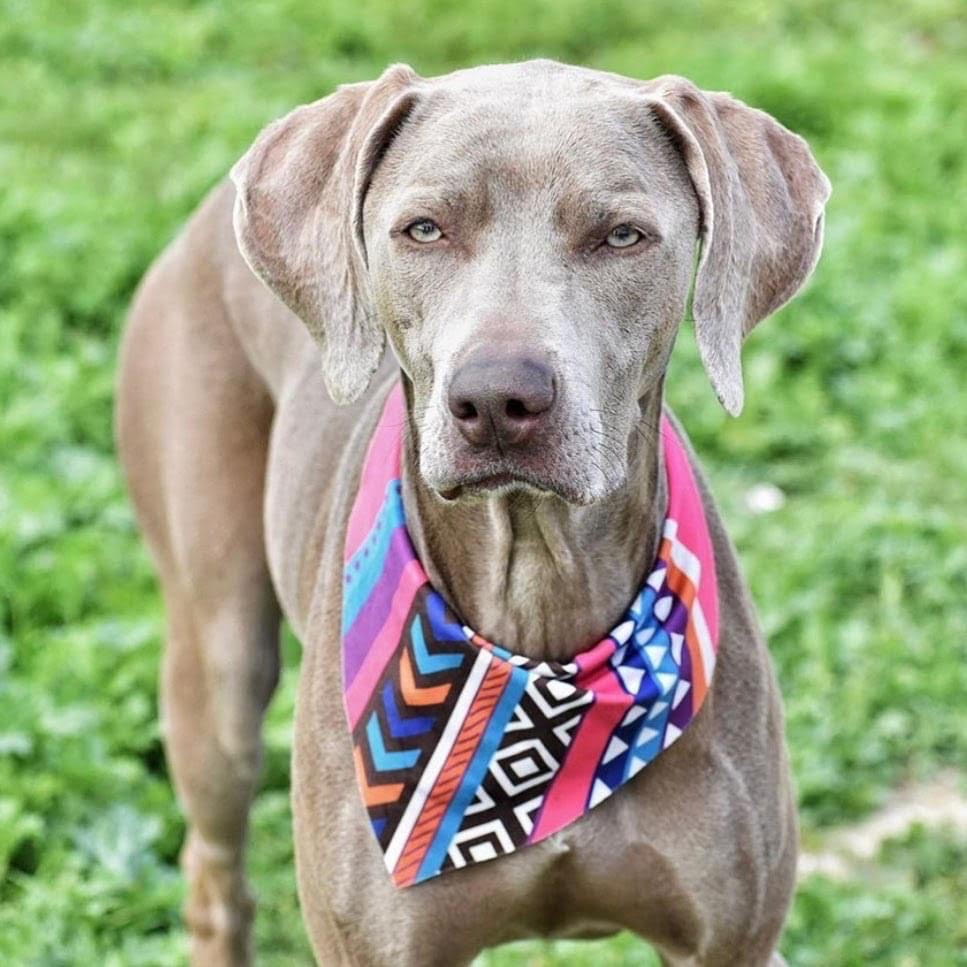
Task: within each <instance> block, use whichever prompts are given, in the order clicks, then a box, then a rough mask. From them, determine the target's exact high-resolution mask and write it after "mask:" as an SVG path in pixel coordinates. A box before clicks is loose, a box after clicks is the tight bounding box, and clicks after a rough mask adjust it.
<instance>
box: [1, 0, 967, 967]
mask: <svg viewBox="0 0 967 967" xmlns="http://www.w3.org/2000/svg"><path fill="white" fill-rule="evenodd" d="M468 9H469V8H467V7H464V5H457V4H449V3H444V2H443V0H422V2H405V3H395V2H391V0H361V2H356V3H349V2H348V0H321V2H318V3H308V2H298V3H297V2H279V3H275V4H271V3H268V2H259V3H247V4H230V3H228V2H189V0H183V2H170V3H161V2H158V0H154V2H145V3H139V4H130V3H121V2H120V0H86V2H76V3H72V4H64V3H54V2H48V0H30V2H26V0H22V2H14V0H0V413H2V416H0V962H3V963H10V964H18V965H19V964H36V965H45V967H46V965H60V964H63V965H74V964H82V965H87V964H91V965H100V964H107V965H129V964H144V965H163V964H179V963H183V959H184V952H185V943H184V936H183V933H182V931H181V928H180V925H179V921H178V912H177V911H178V905H179V903H180V898H181V889H182V888H181V882H180V879H179V878H178V875H177V871H176V867H175V863H176V858H177V851H178V846H179V842H180V838H181V835H182V824H181V820H180V818H179V816H178V813H177V810H176V808H175V806H174V803H173V800H172V796H171V792H170V788H169V785H168V782H167V778H166V774H165V767H164V761H163V756H162V751H161V746H160V742H159V735H158V725H157V705H156V694H155V678H156V668H157V662H158V652H159V648H160V639H161V635H162V624H161V621H162V619H161V612H160V605H159V601H158V596H157V591H156V587H155V584H154V580H153V577H152V575H151V573H150V570H149V567H148V564H147V560H146V557H145V554H144V552H143V550H142V548H141V545H140V543H139V540H138V537H137V534H136V532H135V529H134V525H133V521H132V517H131V513H130V510H129V508H128V505H127V502H126V500H125V497H124V495H123V492H122V489H121V485H120V481H119V476H118V471H117V467H116V462H115V457H114V454H113V447H112V439H111V396H112V383H113V371H114V354H115V345H116V340H117V335H118V332H119V329H120V326H121V321H122V317H123V313H124V310H125V306H126V304H127V302H128V299H129V297H130V294H131V291H132V288H133V286H134V285H135V284H136V281H137V279H138V278H139V276H140V275H141V273H142V272H143V270H144V269H145V267H146V266H147V264H148V263H149V261H150V260H151V258H152V257H153V255H154V254H155V253H156V252H157V251H158V250H159V249H160V248H161V246H162V245H163V244H164V242H165V241H166V240H167V239H168V238H169V237H170V236H171V234H172V233H173V232H174V231H175V229H176V228H177V226H178V225H179V224H180V222H181V221H182V220H183V219H184V217H185V216H186V215H187V214H188V212H190V211H191V209H192V208H193V207H194V205H195V204H196V203H197V201H198V200H199V198H200V197H201V196H202V194H203V193H204V192H205V191H206V189H207V188H208V187H209V186H210V185H211V184H212V183H213V182H215V181H216V180H217V179H218V178H219V177H221V176H222V174H223V173H224V172H225V171H226V170H227V168H228V166H229V165H230V164H231V162H232V161H233V160H234V159H235V158H236V157H238V156H239V155H240V154H241V152H242V151H243V150H244V149H245V147H246V146H247V145H248V143H249V142H250V141H251V139H252V138H253V137H254V135H255V133H256V132H257V131H258V130H259V128H260V127H261V126H262V125H263V124H264V123H265V122H266V121H268V120H269V119H271V118H273V117H274V116H276V115H278V114H280V113H282V112H283V111H285V110H286V109H288V108H289V107H291V106H293V105H294V104H296V103H299V102H300V101H305V100H309V99H312V98H315V97H317V96H320V95H322V94H324V93H326V92H328V91H329V90H330V89H331V88H332V87H333V86H334V85H335V84H337V83H340V82H343V81H349V80H358V79H363V78H368V77H371V76H373V75H375V74H376V73H378V72H379V71H380V70H381V69H382V68H383V67H384V66H385V65H386V64H387V63H388V62H392V61H397V60H406V61H409V62H410V63H412V64H413V66H414V67H415V68H416V69H417V70H420V71H421V72H423V73H427V74H429V73H436V72H440V71H444V70H448V69H450V68H452V67H455V66H463V65H466V64H470V63H478V62H484V61H493V60H507V59H516V58H522V57H527V56H532V55H538V54H540V55H549V56H554V57H558V58H560V59H564V60H571V61H579V62H583V63H587V64H590V65H593V66H599V67H604V68H608V69H612V70H617V71H620V72H624V73H628V74H632V75H636V76H640V77H648V76H652V75H655V74H659V73H664V72H676V73H682V74H686V75H688V76H690V77H691V78H692V79H694V80H695V81H696V82H697V83H699V84H700V85H703V86H705V87H709V88H715V89H728V90H731V91H733V92H734V93H736V94H737V95H739V96H740V97H742V98H744V99H746V100H747V101H749V102H750V103H753V104H755V105H757V106H759V107H762V108H764V109H766V110H769V111H771V112H772V113H773V114H775V115H776V116H777V117H778V118H779V119H780V120H782V121H784V122H785V123H786V124H788V125H789V126H791V127H793V128H794V129H796V130H798V131H799V132H800V133H802V134H803V135H805V136H806V137H807V138H808V139H809V140H810V142H811V144H812V145H813V147H814V149H815V152H816V154H817V156H818V158H819V159H820V162H821V164H822V165H823V166H824V168H825V170H826V171H827V172H828V174H829V175H830V178H831V180H832V182H833V186H834V194H833V198H832V200H831V202H830V206H829V217H828V232H827V246H826V255H825V256H824V259H823V261H822V262H821V264H820V268H819V270H818V272H817V275H816V278H815V280H814V282H813V284H812V285H811V287H810V289H809V290H808V292H807V293H806V294H805V295H804V296H803V297H802V298H800V299H799V300H798V301H797V302H795V303H794V304H793V305H792V306H791V307H789V308H788V309H786V310H784V311H783V312H782V313H780V314H779V315H778V316H777V317H776V318H774V319H772V320H769V321H767V322H766V323H764V324H763V326H762V327H761V330H760V331H759V332H757V333H756V335H754V336H753V337H752V338H751V339H750V341H749V344H748V346H747V349H746V379H747V397H748V405H747V409H746V411H745V413H744V415H743V416H742V418H741V419H740V420H738V421H730V420H728V418H726V417H725V416H724V414H723V413H721V411H720V410H719V409H718V408H717V405H716V404H715V401H714V399H713V397H712V394H711V391H710V390H709V388H708V387H707V385H706V383H705V381H704V378H703V376H702V374H701V370H700V367H699V366H698V364H697V360H696V354H695V351H694V347H693V344H692V338H691V334H690V333H686V334H684V335H683V338H682V339H681V340H680V344H679V347H678V349H677V350H676V357H675V360H674V363H673V368H672V373H671V376H670V379H669V393H670V396H671V398H672V401H673V403H674V404H675V406H676V408H677V410H678V413H679V415H680V416H681V417H682V419H683V420H684V422H685V424H686V426H687V427H688V429H689V431H690V432H691V434H692V437H693V439H694V442H695V444H696V446H697V448H698V450H699V451H700V453H701V454H702V455H703V458H704V460H705V465H706V467H707V469H708V471H709V474H710V476H711V479H712V482H713V486H714V488H715V490H716V493H717V495H718V497H719V500H720V503H721V506H722V508H723V511H724V513H725V516H726V518H727V520H728V522H729V526H730V529H731V532H732V534H733V536H734V538H735V540H736V542H737V544H738V546H739V550H740V553H741V556H742V559H743V562H744V565H745V567H746V570H747V573H748V577H749V581H750V583H751V586H752V589H753V592H754V595H755V597H756V599H757V601H758V603H759V607H760V612H761V615H762V620H763V623H764V625H765V628H766V631H767V633H768V635H769V638H770V642H771V647H772V652H773V655H774V657H775V661H776V664H777V667H778V671H779V676H780V679H781V682H782V687H783V692H784V694H785V697H786V706H787V716H788V723H787V724H788V737H789V742H790V747H791V750H792V757H793V763H794V767H795V772H796V776H797V781H798V784H799V796H800V805H801V810H802V820H803V826H804V834H805V837H806V839H807V841H810V842H814V841H817V840H818V839H820V838H821V837H822V835H823V831H824V830H825V829H828V828H830V827H832V826H834V825H836V824H838V823H842V822H845V821H848V820H851V819H855V818H857V817H860V816H862V815H864V814H866V813H868V812H869V811H870V810H872V809H874V808H875V807H876V806H877V805H878V804H879V803H880V802H882V801H883V799H884V797H885V796H886V795H887V793H888V792H889V790H890V789H891V788H893V787H895V786H896V785H897V784H899V783H901V782H907V781H913V780H916V779H918V778H923V777H925V776H928V775H929V774H931V773H932V772H934V771H936V770H937V769H939V768H950V767H953V768H963V766H964V765H965V760H967V755H965V752H967V740H965V736H967V711H965V710H967V701H965V696H967V593H965V591H967V489H965V487H964V480H965V478H967V446H965V442H964V440H965V430H967V416H965V413H967V381H965V377H964V373H965V369H967V250H965V247H964V245H963V238H964V234H963V233H964V223H965V220H967V179H965V165H964V149H963V131H964V130H965V129H967V112H965V107H964V103H965V98H964V84H963V79H964V73H963V64H964V57H965V54H967V27H965V21H964V19H963V18H962V16H960V17H959V16H958V15H959V14H962V12H963V11H962V8H961V6H960V5H959V4H958V3H956V2H955V0H921V2H918V3H916V4H910V3H902V2H899V0H887V2H883V3H877V4H874V3H872V2H870V3H848V2H842V0H840V2H838V3H833V2H831V0H828V2H826V0H809V2H797V3H790V4H784V5H778V4H766V3H763V2H761V0H739V2H738V3H733V4H726V3H724V0H718V2H714V3H707V4H703V5H699V4H697V3H693V2H689V0H685V2H676V3H671V2H670V0H666V2H656V3H642V2H640V0H634V2H632V0H619V2H610V3H607V4H604V3H601V2H600V0H553V2H552V0H484V2H481V3H478V4H475V5H474V6H473V13H472V14H471V13H469V12H467V11H468ZM762 482H768V483H771V484H774V485H776V486H778V487H780V488H781V489H782V491H783V492H784V494H785V495H786V502H785V505H784V506H783V507H782V508H781V509H779V510H777V511H775V512H774V513H770V514H765V515H753V514H750V513H749V511H748V509H747V507H746V503H745V495H746V493H747V492H748V490H749V488H750V487H752V486H753V485H755V484H758V483H762ZM286 657H287V673H286V677H285V680H284V683H283V686H282V688H281V690H280V694H279V696H278V698H277V699H276V702H275V704H274V706H273V709H272V712H271V716H270V721H269V725H268V729H267V732H268V743H269V752H268V762H267V768H266V776H265V783H264V785H265V792H264V794H263V796H262V798H261V799H260V801H259V803H258V805H257V807H256V810H255V822H254V834H253V857H252V867H253V871H254V875H255V883H256V887H257V889H258V892H259V893H260V895H261V897H262V904H261V914H260V919H259V923H258V943H259V949H260V951H261V953H262V962H264V963H267V964H279V965H282V964H293V963H305V962H307V961H308V957H309V955H308V948H307V946H306V942H305V940H304V939H303V936H302V931H301V926H300V921H299V916H298V911H297V907H296V901H295V895H294V884H293V876H292V866H291V840H290V828H289V813H288V802H287V795H286V789H287V782H288V746H289V740H290V723H291V709H292V697H293V687H294V677H295V669H296V666H297V663H298V646H297V645H296V644H295V643H294V642H292V641H291V640H289V641H287V644H286ZM965 860H967V855H965V846H964V844H963V842H958V841H957V840H955V839H952V838H950V837H947V836H944V835H942V834H938V833H932V834H931V833H915V834H913V835H912V836H910V837H908V838H907V839H906V840H904V841H902V842H899V843H892V844H888V846H887V847H886V848H885V850H884V853H883V855H882V856H881V857H880V858H879V860H878V862H877V863H875V864H873V865H872V866H870V867H869V868H864V869H862V870H859V871H857V874H856V876H855V877H854V878H853V879H850V880H848V881H846V882H841V883H834V882H832V881H829V880H826V879H824V878H822V877H812V878H810V879H809V880H807V881H806V882H805V883H804V884H803V886H802V888H801V889H800V891H799V894H798V897H797V901H796V905H795V908H794V911H793V914H792V916H791V918H790V922H789V926H788V929H787V932H786V935H785V938H784V944H783V947H784V950H785V952H786V955H787V958H788V959H789V961H790V963H791V964H792V965H794V967H797V965H819V964H822V965H853V964H857V965H859V964H867V963H878V964H889V965H893V964H898V965H904V967H909V965H934V964H936V965H938V967H939V965H949V964H954V963H962V964H967V936H965V930H964V923H965V922H967V909H965V905H964V897H965V896H967V882H965V879H964V872H963V871H964V868H965V866H967V863H965ZM482 962H483V963H485V964H489V965H494V967H497V965H499V967H505V965H511V964H517V965H521V964H528V965H540V964H548V965H549V964H564V963H567V964H581V963H587V964H592V963H593V964H595V965H598V964H608V963H612V964H653V963H654V959H653V958H652V956H651V954H649V953H648V951H647V950H646V949H645V948H644V946H643V945H642V944H640V943H639V942H637V941H635V940H634V939H633V938H630V937H619V938H617V939H615V940H612V941H608V942H603V943H599V944H593V945H575V944H557V945H545V944H539V943H532V944H527V945H523V946H521V945H518V946H516V947H511V948H507V949H505V950H502V951H497V952H495V953H491V954H487V955H486V956H485V957H484V958H483V961H482Z"/></svg>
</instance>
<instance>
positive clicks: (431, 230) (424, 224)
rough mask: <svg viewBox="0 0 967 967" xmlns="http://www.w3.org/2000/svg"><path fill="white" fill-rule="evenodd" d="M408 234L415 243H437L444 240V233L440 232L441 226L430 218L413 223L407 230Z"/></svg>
mask: <svg viewBox="0 0 967 967" xmlns="http://www.w3.org/2000/svg"><path fill="white" fill-rule="evenodd" d="M406 234H407V235H409V236H410V238H412V239H413V241H414V242H436V241H438V240H439V239H441V238H443V232H442V231H441V230H440V226H439V225H437V223H436V222H434V221H432V220H431V219H429V218H421V219H420V220H419V221H418V222H413V224H412V225H410V226H409V227H408V228H407V229H406Z"/></svg>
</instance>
